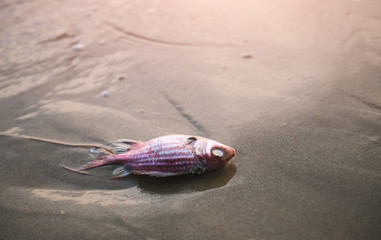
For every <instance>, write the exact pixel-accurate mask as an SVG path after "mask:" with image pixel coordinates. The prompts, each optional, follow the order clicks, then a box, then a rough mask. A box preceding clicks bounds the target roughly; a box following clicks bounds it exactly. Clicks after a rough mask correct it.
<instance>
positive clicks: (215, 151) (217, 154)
mask: <svg viewBox="0 0 381 240" xmlns="http://www.w3.org/2000/svg"><path fill="white" fill-rule="evenodd" d="M212 154H213V155H214V156H215V157H223V156H224V155H225V151H223V150H221V149H218V148H216V149H213V150H212Z"/></svg>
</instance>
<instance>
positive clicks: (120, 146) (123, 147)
mask: <svg viewBox="0 0 381 240" xmlns="http://www.w3.org/2000/svg"><path fill="white" fill-rule="evenodd" d="M140 143H141V142H140V141H135V140H131V139H118V140H116V141H115V142H113V143H112V150H113V152H114V154H121V153H125V152H127V151H129V150H131V148H132V146H134V145H136V144H140Z"/></svg>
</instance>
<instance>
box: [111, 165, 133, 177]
mask: <svg viewBox="0 0 381 240" xmlns="http://www.w3.org/2000/svg"><path fill="white" fill-rule="evenodd" d="M130 173H131V172H130V171H129V170H128V169H127V168H126V167H125V166H121V167H118V168H116V169H115V170H114V171H113V172H112V175H113V177H112V179H118V178H122V177H126V176H128V175H130Z"/></svg>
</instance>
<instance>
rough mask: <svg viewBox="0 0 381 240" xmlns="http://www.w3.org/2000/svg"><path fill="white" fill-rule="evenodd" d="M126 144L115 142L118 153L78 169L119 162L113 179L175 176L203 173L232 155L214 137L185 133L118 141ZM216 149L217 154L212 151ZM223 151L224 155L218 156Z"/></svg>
mask: <svg viewBox="0 0 381 240" xmlns="http://www.w3.org/2000/svg"><path fill="white" fill-rule="evenodd" d="M121 142H122V143H125V144H127V145H128V144H129V145H131V146H129V147H123V146H121V145H120V144H119V145H116V147H117V149H116V151H115V152H117V153H118V154H114V155H112V154H110V155H101V156H98V157H96V159H95V160H94V161H92V162H90V163H89V164H87V165H85V166H84V167H82V168H81V169H80V170H88V169H92V168H95V167H101V166H105V165H122V167H119V168H117V169H116V170H115V171H114V173H113V174H114V175H115V177H114V178H119V177H124V176H127V175H128V174H130V173H133V174H141V175H151V176H158V177H163V176H176V175H182V174H187V173H199V174H200V173H204V172H206V171H212V170H215V169H218V168H221V167H223V166H225V165H226V164H227V162H228V161H229V160H230V159H231V158H232V157H233V156H234V155H235V151H234V149H233V148H231V147H229V146H226V145H223V144H221V143H218V142H216V141H214V140H211V139H207V138H203V137H193V136H187V135H168V136H163V137H159V138H155V139H152V140H150V141H147V142H136V141H132V140H128V141H125V142H123V141H121ZM213 149H218V150H219V151H220V152H219V154H218V155H219V156H217V155H214V154H213ZM221 153H225V155H221Z"/></svg>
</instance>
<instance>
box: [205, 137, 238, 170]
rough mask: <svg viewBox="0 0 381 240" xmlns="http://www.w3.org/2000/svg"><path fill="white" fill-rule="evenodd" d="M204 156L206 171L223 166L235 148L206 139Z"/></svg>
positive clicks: (232, 155)
mask: <svg viewBox="0 0 381 240" xmlns="http://www.w3.org/2000/svg"><path fill="white" fill-rule="evenodd" d="M204 156H205V159H206V165H207V166H206V168H207V171H213V170H216V169H219V168H222V167H224V166H225V165H226V164H227V163H228V162H229V161H230V159H232V158H233V157H234V156H235V150H234V148H232V147H229V146H227V145H224V144H222V143H219V142H217V141H214V140H211V139H207V140H206V141H205V155H204Z"/></svg>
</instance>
